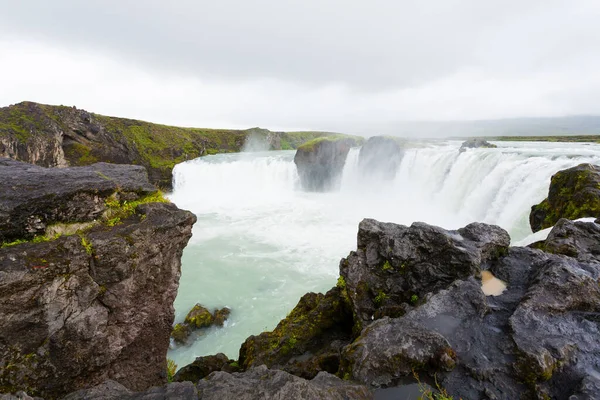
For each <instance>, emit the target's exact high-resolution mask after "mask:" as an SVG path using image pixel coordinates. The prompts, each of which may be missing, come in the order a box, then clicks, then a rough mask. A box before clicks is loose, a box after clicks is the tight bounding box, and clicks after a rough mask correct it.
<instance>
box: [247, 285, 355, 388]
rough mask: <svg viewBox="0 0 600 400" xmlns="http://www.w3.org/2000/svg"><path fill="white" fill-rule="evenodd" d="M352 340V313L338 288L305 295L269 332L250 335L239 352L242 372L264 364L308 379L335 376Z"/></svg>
mask: <svg viewBox="0 0 600 400" xmlns="http://www.w3.org/2000/svg"><path fill="white" fill-rule="evenodd" d="M351 337H352V314H351V312H350V309H349V307H348V304H347V302H346V300H345V299H344V297H343V296H342V290H341V289H340V288H333V289H331V290H330V291H329V292H327V294H325V295H323V294H320V293H319V294H316V293H308V294H305V295H304V296H303V297H302V298H301V299H300V301H299V302H298V304H297V305H296V307H294V309H293V310H292V312H291V313H290V314H289V315H288V316H287V317H286V318H285V319H284V320H282V321H281V322H280V323H279V324H278V325H277V327H276V328H275V329H274V330H273V331H272V332H263V333H261V334H260V335H258V336H250V337H249V338H248V339H246V341H245V342H244V343H243V344H242V347H241V349H240V358H239V365H240V367H241V368H243V369H248V368H250V367H254V366H259V365H263V364H264V365H267V366H268V367H269V368H277V369H282V370H285V371H288V372H290V373H293V374H295V375H298V376H301V377H304V378H308V379H311V378H313V377H315V376H316V375H317V374H318V373H319V372H320V371H326V372H330V373H336V372H337V371H338V369H339V365H340V353H341V349H342V347H343V346H345V345H347V344H348V343H350V341H351Z"/></svg>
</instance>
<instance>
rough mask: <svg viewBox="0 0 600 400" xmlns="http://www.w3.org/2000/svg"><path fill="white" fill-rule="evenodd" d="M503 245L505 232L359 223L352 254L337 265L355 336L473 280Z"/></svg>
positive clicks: (501, 251)
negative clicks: (372, 324)
mask: <svg viewBox="0 0 600 400" xmlns="http://www.w3.org/2000/svg"><path fill="white" fill-rule="evenodd" d="M509 243H510V237H509V236H508V233H507V232H506V231H505V230H503V229H501V228H499V227H497V226H492V225H486V224H480V223H473V224H470V225H467V226H466V227H464V228H462V229H459V230H457V231H447V230H444V229H442V228H439V227H436V226H432V225H428V224H424V223H420V222H417V223H414V224H412V225H411V226H410V227H407V226H403V225H397V224H392V223H384V222H379V221H375V220H372V219H365V220H363V221H362V222H361V223H360V225H359V228H358V243H357V244H358V248H357V250H356V251H354V252H351V253H350V255H349V256H348V257H347V258H346V259H343V260H342V261H341V263H340V276H341V277H342V278H343V281H344V284H345V289H346V293H347V295H348V297H349V299H350V302H351V305H352V310H353V313H354V315H355V321H354V322H355V324H358V327H357V328H358V332H359V331H360V328H362V327H364V326H366V325H367V324H368V323H370V322H371V321H372V320H373V319H377V318H381V317H383V316H390V317H398V316H400V315H402V314H404V313H405V312H406V311H407V310H408V309H410V308H411V306H412V305H416V304H418V303H419V302H420V300H421V299H423V297H424V296H425V295H426V294H427V293H431V292H436V291H438V290H440V289H443V288H445V287H447V286H448V285H450V284H451V283H452V282H454V281H455V280H456V279H466V278H468V277H469V276H479V273H480V268H481V265H482V264H484V263H486V262H488V261H491V260H493V259H495V258H498V257H499V256H501V255H502V254H505V253H506V251H507V249H508V245H509ZM355 330H356V328H355Z"/></svg>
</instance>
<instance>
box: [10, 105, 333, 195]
mask: <svg viewBox="0 0 600 400" xmlns="http://www.w3.org/2000/svg"><path fill="white" fill-rule="evenodd" d="M328 135H330V133H327V132H293V133H286V132H271V131H269V130H267V129H261V128H252V129H247V130H232V129H205V128H179V127H174V126H167V125H160V124H153V123H149V122H145V121H138V120H133V119H126V118H117V117H107V116H104V115H99V114H94V113H91V112H87V111H85V110H80V109H77V108H75V107H66V106H51V105H44V104H38V103H33V102H23V103H19V104H15V105H11V106H8V107H2V108H0V157H10V158H13V159H16V160H20V161H25V162H30V163H32V164H37V165H41V166H45V167H56V166H58V167H61V166H69V165H71V166H79V165H88V164H92V163H95V162H99V161H104V162H111V163H118V164H138V165H143V166H145V167H146V169H147V170H148V175H149V178H150V180H151V182H153V183H155V184H156V185H158V186H160V187H164V188H167V189H168V188H170V187H171V179H172V170H173V167H174V166H175V164H177V163H180V162H183V161H185V160H190V159H193V158H196V157H200V156H204V155H208V154H216V153H228V152H238V151H241V150H242V149H243V148H244V146H245V145H247V144H248V142H252V144H253V145H254V146H255V147H256V146H257V147H259V148H261V149H264V150H269V149H270V150H280V149H284V150H288V149H295V148H297V147H298V146H300V145H301V144H303V143H305V142H307V141H309V140H312V139H314V138H317V137H322V136H328ZM248 139H252V140H248Z"/></svg>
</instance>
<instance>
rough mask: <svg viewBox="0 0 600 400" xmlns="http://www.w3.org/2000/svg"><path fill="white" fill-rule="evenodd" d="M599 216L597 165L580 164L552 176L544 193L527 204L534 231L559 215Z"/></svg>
mask: <svg viewBox="0 0 600 400" xmlns="http://www.w3.org/2000/svg"><path fill="white" fill-rule="evenodd" d="M583 217H595V218H598V217H600V167H598V166H596V165H592V164H580V165H578V166H576V167H573V168H569V169H565V170H563V171H559V172H557V173H556V174H554V175H553V176H552V179H551V182H550V190H549V191H548V197H547V198H546V199H544V201H542V202H541V203H540V204H536V205H534V206H533V207H531V213H530V214H529V224H530V225H531V229H532V230H533V231H534V232H537V231H539V230H541V229H544V228H549V227H551V226H554V224H556V222H558V220H559V219H561V218H568V219H579V218H583Z"/></svg>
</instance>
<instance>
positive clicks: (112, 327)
mask: <svg viewBox="0 0 600 400" xmlns="http://www.w3.org/2000/svg"><path fill="white" fill-rule="evenodd" d="M97 172H100V174H101V175H100V174H98V173H97ZM11 174H17V175H18V176H21V177H22V180H12V181H10V186H9V188H10V190H8V191H3V192H2V194H1V195H0V207H1V209H2V212H3V213H4V216H10V219H9V220H8V222H7V218H8V217H3V218H2V219H0V221H2V223H4V224H5V225H4V227H3V232H4V236H3V239H5V240H6V239H9V240H12V239H17V240H15V241H13V242H11V243H4V245H3V246H2V248H0V388H1V389H2V391H6V392H15V391H18V390H24V391H26V392H27V393H29V394H30V395H41V396H42V397H45V398H46V399H53V398H58V397H60V396H63V395H65V394H67V393H69V392H72V391H74V390H77V389H80V388H86V387H90V386H93V385H97V384H100V383H102V382H104V381H105V380H107V379H113V380H115V381H117V382H119V383H121V384H123V385H125V386H126V387H127V388H128V389H131V390H145V389H147V388H148V387H151V386H154V385H160V384H163V383H165V382H166V353H167V349H168V346H169V336H170V332H171V327H172V324H173V319H174V309H173V300H174V299H175V296H176V294H177V288H178V281H179V276H180V267H181V254H182V251H183V248H184V247H185V245H186V244H187V241H188V240H189V238H190V237H191V229H192V225H193V224H194V222H195V221H196V218H195V216H194V215H193V214H191V213H190V212H187V211H182V210H180V209H178V208H177V207H176V206H175V205H173V204H169V203H164V202H154V201H155V200H156V199H158V198H157V197H155V196H154V195H151V196H152V197H150V198H149V199H146V200H148V201H147V202H145V203H144V201H143V199H140V196H143V195H144V193H147V192H148V191H149V190H154V189H152V187H151V186H150V185H149V183H148V180H147V178H146V175H145V174H144V173H143V169H142V168H140V167H127V166H122V165H108V164H103V165H96V166H90V167H86V168H83V169H81V168H66V169H61V170H51V171H50V170H47V169H45V168H41V167H36V166H32V165H28V164H23V163H17V162H14V161H10V162H6V161H3V162H2V163H1V164H0V176H3V177H8V176H10V175H11ZM71 174H72V175H71ZM73 177H75V178H77V177H79V178H81V180H82V181H79V180H78V179H74V178H73ZM34 183H37V184H34ZM121 185H122V186H121ZM81 194H84V195H83V196H82V195H81ZM78 196H79V197H78ZM88 196H89V197H88ZM120 196H123V197H122V200H121V201H119V200H117V199H118V198H120ZM78 198H79V199H80V202H79V204H77V201H76V200H75V199H78ZM125 198H133V199H135V200H132V201H131V202H127V200H124V199H125ZM59 199H63V200H60V201H65V200H64V199H72V200H67V201H71V202H72V203H73V207H74V210H75V211H73V210H71V209H68V208H61V203H60V201H59ZM88 199H90V200H89V201H87V200H88ZM161 201H164V199H163V200H161ZM125 203H127V204H125ZM115 204H117V205H118V207H121V208H123V209H122V210H117V211H118V212H119V213H118V215H119V216H122V217H123V218H122V219H119V220H118V221H117V220H115V219H112V220H111V221H110V223H109V222H108V221H106V220H101V219H98V220H97V221H96V224H92V225H89V226H86V227H85V228H82V229H79V230H78V231H69V229H67V228H65V230H64V231H65V232H68V233H65V234H62V236H61V235H60V234H59V235H57V236H53V237H47V236H39V235H38V236H35V237H33V238H32V239H31V235H33V234H35V233H36V232H37V231H35V230H34V231H31V230H28V228H27V227H28V226H30V225H28V222H29V221H31V220H32V217H35V218H34V219H35V220H39V221H41V222H38V225H37V226H39V230H40V231H41V230H42V228H43V227H42V226H41V225H43V224H46V225H47V224H50V223H53V222H56V221H61V223H63V224H64V225H65V226H68V224H69V223H72V222H80V221H81V220H86V219H91V218H94V217H95V216H97V215H98V213H99V212H100V211H99V210H101V209H102V208H103V207H108V208H111V209H112V208H113V207H117V206H116V205H115ZM129 206H131V207H129ZM71 218H73V219H75V221H73V220H71ZM119 218H120V217H119ZM15 221H20V224H17V223H15ZM23 224H25V225H26V227H25V228H24V227H23V226H22V225H23ZM76 226H77V227H79V226H80V225H79V224H77V225H76ZM36 229H37V228H36ZM6 232H10V233H9V234H8V235H7V234H6ZM30 239H31V240H30Z"/></svg>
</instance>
